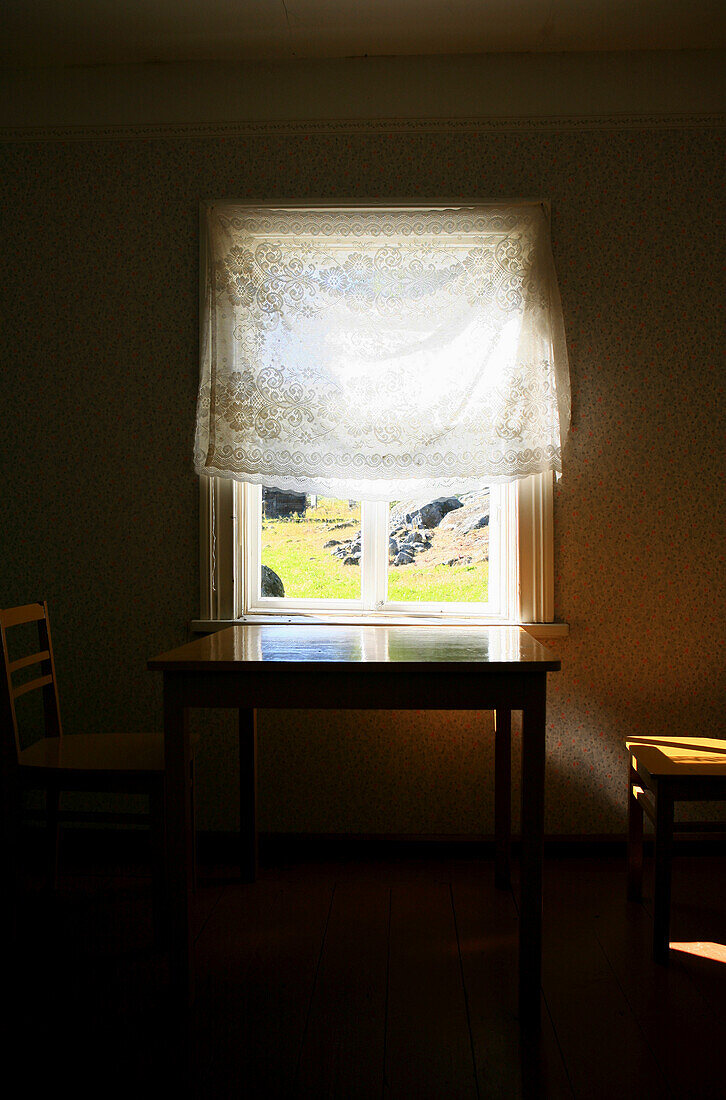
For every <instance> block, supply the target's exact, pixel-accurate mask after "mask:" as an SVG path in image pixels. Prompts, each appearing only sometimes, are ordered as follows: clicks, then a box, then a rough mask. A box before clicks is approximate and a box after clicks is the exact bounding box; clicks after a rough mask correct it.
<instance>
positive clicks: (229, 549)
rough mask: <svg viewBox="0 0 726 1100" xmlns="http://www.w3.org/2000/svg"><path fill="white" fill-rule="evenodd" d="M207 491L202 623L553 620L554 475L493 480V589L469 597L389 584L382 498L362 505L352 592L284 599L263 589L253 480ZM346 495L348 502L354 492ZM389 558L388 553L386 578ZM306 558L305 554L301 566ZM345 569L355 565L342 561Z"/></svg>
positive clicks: (290, 594) (205, 487)
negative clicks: (364, 547) (408, 591)
mask: <svg viewBox="0 0 726 1100" xmlns="http://www.w3.org/2000/svg"><path fill="white" fill-rule="evenodd" d="M200 493H201V497H200V501H201V525H200V535H201V562H202V588H201V616H200V619H199V620H197V622H196V624H195V625H196V626H198V627H203V626H205V625H207V624H208V623H210V622H230V621H233V620H236V619H240V618H242V617H243V616H246V615H252V616H254V615H258V614H262V615H270V614H272V615H274V614H277V615H280V614H282V615H288V616H294V615H297V614H314V613H315V612H316V611H319V612H324V613H326V614H335V613H336V612H337V613H340V614H345V613H349V614H350V613H352V614H358V613H361V614H366V615H373V616H375V615H386V616H388V615H407V616H409V615H424V616H441V615H447V616H457V615H460V616H476V617H481V618H486V619H487V620H488V621H492V622H508V623H515V622H524V623H549V622H551V621H552V619H553V616H554V559H553V523H552V505H553V478H552V475H551V474H546V473H545V474H535V475H532V476H530V477H528V478H526V479H524V480H521V481H517V482H514V483H512V484H509V485H501V486H492V487H491V489H490V501H489V530H488V536H489V537H488V549H489V553H488V565H489V569H488V577H487V581H488V585H487V597H488V598H487V599H486V600H481V599H479V600H467V601H465V602H460V601H457V600H451V599H450V600H443V599H439V600H435V601H426V602H418V601H415V600H412V599H406V598H403V599H397V598H395V596H396V591H395V590H394V591H391V590H390V586H388V584H387V581H388V576H389V574H390V572H391V568H392V567H391V564H390V558H389V555H388V531H389V527H388V524H387V521H388V520H389V517H388V516H387V515H386V512H385V508H383V509H382V508H381V506H380V505H379V504H375V503H374V504H373V506H372V507H370V508H367V507H366V506H365V504H364V507H363V508H362V509H361V512H362V513H369V514H367V515H366V517H365V518H366V520H367V521H368V522H367V524H366V526H365V527H364V524H363V523H361V524H360V528H361V531H362V533H364V532H365V531H367V530H370V531H371V538H372V543H371V552H370V555H369V556H368V558H367V560H366V561H365V563H364V565H363V566H358V567H357V570H356V569H355V567H354V568H353V570H352V573H353V574H354V581H355V583H357V586H358V587H357V588H356V589H355V591H354V592H349V593H348V598H346V597H345V596H344V597H342V598H340V597H338V598H337V600H331V599H330V598H329V597H326V594H325V593H324V592H321V593H319V594H317V595H314V596H313V595H302V596H300V595H299V594H298V593H297V592H296V589H295V585H294V583H293V584H292V585H290V584H288V587H287V588H286V597H285V599H280V598H279V597H274V596H273V597H264V596H262V595H261V591H260V589H261V583H260V581H261V566H262V565H264V564H266V563H265V555H264V554H263V553H262V552H261V550H262V540H263V533H264V532H263V527H262V523H263V519H262V490H261V489H260V487H259V486H256V485H249V484H242V483H239V482H235V481H227V480H223V479H222V478H212V479H210V478H206V477H202V478H200ZM365 503H366V504H367V503H368V502H365ZM344 504H345V505H346V506H347V505H348V501H345V502H344ZM358 514H359V513H358V512H357V511H355V510H351V512H350V516H352V517H355V518H354V522H353V526H352V528H350V527H348V528H345V529H344V531H343V532H340V534H343V533H345V534H347V533H348V532H350V533H351V534H355V533H356V532H357V530H358V519H357V517H358ZM346 518H348V517H346ZM286 522H287V523H288V524H289V525H290V526H291V527H292V526H294V525H295V523H296V521H295V520H294V519H292V518H289V519H287V521H286ZM382 533H383V534H382ZM326 541H328V540H326ZM341 541H342V540H341ZM329 549H331V548H329ZM362 559H363V555H361V560H362ZM268 561H271V562H272V565H273V566H274V565H278V568H279V569H280V572H281V573H282V574H283V576H282V577H281V579H282V580H283V586H284V584H285V580H287V577H286V576H285V574H284V570H283V569H282V567H280V566H279V560H275V559H273V558H268ZM382 562H385V565H384V566H383V581H382V571H381V563H382ZM330 563H331V566H333V565H334V564H337V562H336V559H335V558H333V556H332V554H331V556H330ZM304 564H305V563H304V559H303V557H302V555H300V566H301V567H302V566H304ZM340 568H342V569H346V568H348V569H350V568H351V567H350V566H348V567H346V566H342V565H341V566H340ZM398 568H399V569H401V567H398ZM403 568H405V567H403ZM445 568H448V567H445ZM452 568H453V567H452ZM364 569H365V570H366V572H365V573H364V572H363V570H364ZM275 571H277V570H275ZM399 575H400V574H399ZM351 583H353V579H352V580H351ZM384 583H385V587H384ZM298 591H299V590H298ZM392 597H394V598H392Z"/></svg>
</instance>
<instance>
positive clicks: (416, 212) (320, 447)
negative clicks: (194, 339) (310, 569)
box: [195, 203, 570, 500]
mask: <svg viewBox="0 0 726 1100" xmlns="http://www.w3.org/2000/svg"><path fill="white" fill-rule="evenodd" d="M204 243H205V249H206V264H205V267H206V279H205V287H204V310H203V333H202V347H203V353H202V369H201V380H200V387H199V400H198V407H197V426H196V443H195V466H196V470H197V472H198V473H200V474H206V475H210V476H213V475H216V476H219V477H227V478H234V479H236V480H240V481H250V482H253V483H256V484H261V485H265V486H267V487H270V488H277V489H283V490H291V491H295V492H306V493H320V494H324V495H328V496H336V497H342V498H350V499H357V500H362V499H368V500H395V499H398V498H401V497H405V498H407V499H410V498H413V497H416V496H418V495H423V494H427V493H429V492H431V493H441V492H454V491H456V492H464V491H466V490H469V489H478V488H479V487H480V486H481V485H482V484H483V483H487V482H489V483H491V482H497V481H511V480H512V479H514V478H519V477H524V476H526V475H528V474H533V473H540V472H542V471H544V470H554V471H556V472H560V471H561V446H562V441H563V438H564V434H565V433H566V431H567V428H568V425H569V416H570V387H569V372H568V366H567V352H566V348H565V340H564V329H563V324H562V313H561V307H560V298H559V292H558V289H557V279H556V276H555V270H554V264H553V261H552V253H551V249H550V242H549V225H548V220H547V217H546V214H545V212H544V210H543V208H542V206H541V205H539V204H517V205H506V206H505V205H501V206H494V205H487V206H466V207H458V208H439V209H432V208H429V209H417V208H406V209H404V208H397V209H382V208H365V209H350V208H348V209H325V208H317V209H312V208H307V209H272V208H267V207H249V206H242V205H234V204H229V203H216V204H212V205H210V206H209V207H208V208H207V211H206V241H205V242H204Z"/></svg>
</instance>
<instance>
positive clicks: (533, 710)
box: [519, 674, 547, 1022]
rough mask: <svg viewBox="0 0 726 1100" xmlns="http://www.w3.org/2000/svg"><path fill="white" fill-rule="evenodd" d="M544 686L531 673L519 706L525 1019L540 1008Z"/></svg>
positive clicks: (521, 960)
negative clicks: (521, 703)
mask: <svg viewBox="0 0 726 1100" xmlns="http://www.w3.org/2000/svg"><path fill="white" fill-rule="evenodd" d="M546 691H547V681H546V677H545V675H544V674H543V675H542V676H531V677H529V678H528V683H527V687H526V695H525V705H524V707H523V708H522V844H521V857H520V869H521V899H520V913H519V1014H520V1019H521V1020H523V1021H528V1022H532V1021H535V1020H538V1019H539V1014H540V986H541V973H542V857H543V852H544V779H545V728H546Z"/></svg>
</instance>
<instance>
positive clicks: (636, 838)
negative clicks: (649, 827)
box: [628, 764, 643, 901]
mask: <svg viewBox="0 0 726 1100" xmlns="http://www.w3.org/2000/svg"><path fill="white" fill-rule="evenodd" d="M637 786H640V778H639V776H638V773H637V772H636V771H635V769H634V768H633V766H632V764H631V765H630V781H629V784H628V900H629V901H641V899H642V897H643V807H642V806H641V804H640V803H639V802H638V799H637V798H636V797H635V795H634V793H633V787H637Z"/></svg>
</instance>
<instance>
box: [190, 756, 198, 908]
mask: <svg viewBox="0 0 726 1100" xmlns="http://www.w3.org/2000/svg"><path fill="white" fill-rule="evenodd" d="M189 797H190V798H191V807H190V811H189V813H190V816H191V829H192V890H193V891H194V893H195V894H196V892H197V818H196V798H197V791H196V786H195V775H194V759H193V758H192V759H191V760H190V761H189Z"/></svg>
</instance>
